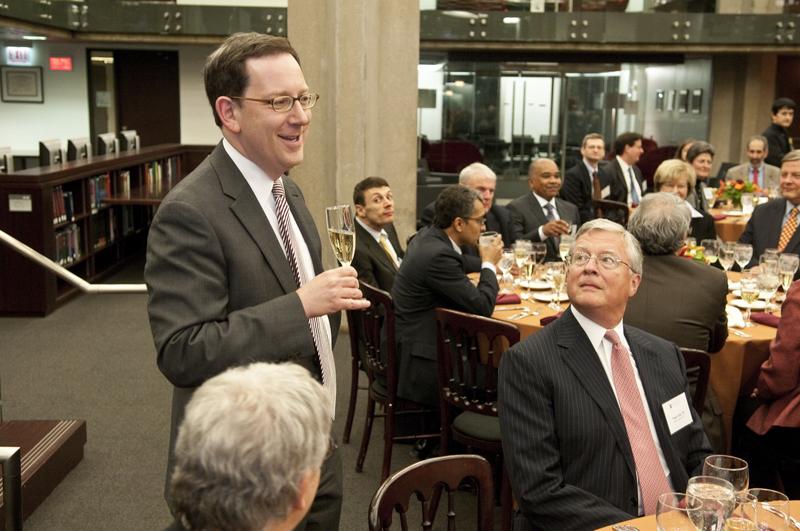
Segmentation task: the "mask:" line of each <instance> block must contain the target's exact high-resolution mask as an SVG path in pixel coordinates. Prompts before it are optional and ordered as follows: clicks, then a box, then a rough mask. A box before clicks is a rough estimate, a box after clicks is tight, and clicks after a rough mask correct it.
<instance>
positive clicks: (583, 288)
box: [497, 219, 710, 531]
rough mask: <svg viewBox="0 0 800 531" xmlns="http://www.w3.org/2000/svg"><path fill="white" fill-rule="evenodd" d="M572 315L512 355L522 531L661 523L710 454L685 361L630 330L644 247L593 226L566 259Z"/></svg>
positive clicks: (605, 224) (508, 416)
mask: <svg viewBox="0 0 800 531" xmlns="http://www.w3.org/2000/svg"><path fill="white" fill-rule="evenodd" d="M568 263H569V268H568V270H567V293H568V295H569V298H570V301H571V306H570V308H569V309H568V310H567V311H565V312H564V314H563V315H562V316H561V317H560V318H558V319H556V320H555V321H553V322H552V323H550V324H548V325H547V326H545V327H544V328H543V329H542V330H540V331H539V332H537V333H536V334H534V335H532V336H530V337H528V338H527V339H525V340H524V341H523V342H521V343H519V344H517V345H515V346H514V347H512V348H511V349H510V350H509V351H507V352H506V353H505V354H504V355H503V359H502V361H501V364H500V374H499V381H498V386H497V388H498V391H499V418H500V428H501V434H502V441H503V454H504V455H505V456H506V459H507V463H506V467H507V470H508V472H509V475H510V476H511V485H512V489H513V492H514V495H515V499H516V500H517V502H518V503H519V511H518V513H517V514H516V515H515V524H516V525H515V526H514V529H516V530H518V531H519V530H527V529H541V530H550V529H559V530H562V531H569V530H576V531H577V530H580V531H583V530H586V529H596V528H598V527H602V526H605V525H609V524H613V523H616V522H620V521H623V520H627V519H630V518H631V517H633V516H637V515H640V514H654V512H655V509H656V503H657V500H658V496H659V495H660V494H662V493H664V492H670V491H676V492H680V491H685V490H686V484H687V481H688V479H689V477H690V476H692V475H697V474H699V473H700V472H701V471H702V469H703V461H704V459H705V457H706V456H707V455H709V454H710V447H709V445H708V440H707V439H706V437H705V435H704V433H703V427H702V424H701V422H700V418H699V417H698V416H697V413H696V412H695V411H694V409H693V408H692V406H691V401H690V400H689V396H688V385H687V382H686V374H685V366H684V362H683V356H682V355H681V353H680V351H679V350H678V348H677V347H676V346H675V345H674V344H673V343H670V342H668V341H665V340H663V339H661V338H658V337H656V336H653V335H651V334H648V333H647V332H644V331H642V330H639V329H637V328H634V327H631V326H628V325H627V324H623V315H624V313H625V307H626V305H627V302H628V299H629V298H630V297H632V296H633V295H634V294H635V293H636V290H637V288H638V286H639V282H640V279H641V271H642V256H641V251H640V250H639V244H638V242H637V241H636V239H635V238H634V237H633V236H632V235H631V234H630V233H628V232H627V231H625V229H624V228H623V227H621V226H620V225H618V224H616V223H613V222H611V221H609V220H605V219H595V220H592V221H589V222H588V223H585V224H584V225H583V226H582V227H581V229H580V230H579V231H578V235H577V240H576V242H575V246H574V247H573V250H572V253H571V255H570V257H569V260H568Z"/></svg>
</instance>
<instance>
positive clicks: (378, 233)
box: [356, 217, 402, 268]
mask: <svg viewBox="0 0 800 531" xmlns="http://www.w3.org/2000/svg"><path fill="white" fill-rule="evenodd" d="M356 223H358V224H359V225H361V227H363V228H364V230H365V231H367V232H368V233H369V235H370V236H372V237H373V238H375V241H376V242H378V245H381V236H383V237H384V238H385V239H386V249H387V250H388V251H389V254H390V255H391V259H392V260H394V265H395V266H397V267H398V268H399V267H400V263H401V262H402V259H401V258H400V257H399V256H397V251H396V250H395V248H394V245H392V240H390V239H389V234H388V233H387V232H386V230H384V229H381V230H375V229H373V228H372V227H370V226H369V225H367V224H366V223H364V222H363V221H361V218H359V217H356ZM381 247H383V246H382V245H381Z"/></svg>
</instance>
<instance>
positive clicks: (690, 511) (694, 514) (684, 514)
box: [656, 492, 703, 531]
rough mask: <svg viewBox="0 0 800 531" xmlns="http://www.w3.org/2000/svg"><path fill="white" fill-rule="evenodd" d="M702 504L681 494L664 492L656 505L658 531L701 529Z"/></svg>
mask: <svg viewBox="0 0 800 531" xmlns="http://www.w3.org/2000/svg"><path fill="white" fill-rule="evenodd" d="M702 508H703V502H702V500H700V498H698V497H697V496H692V495H691V494H684V493H683V492H665V493H664V494H661V495H660V496H659V497H658V503H657V504H656V528H657V529H658V531H697V530H698V529H703V512H702Z"/></svg>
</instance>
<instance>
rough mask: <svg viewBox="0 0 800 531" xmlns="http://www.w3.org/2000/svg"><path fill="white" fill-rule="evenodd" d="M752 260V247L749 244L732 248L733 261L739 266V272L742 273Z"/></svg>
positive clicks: (739, 244)
mask: <svg viewBox="0 0 800 531" xmlns="http://www.w3.org/2000/svg"><path fill="white" fill-rule="evenodd" d="M752 258H753V246H752V245H750V244H749V243H738V244H736V247H734V251H733V259H734V260H736V263H737V264H739V270H740V271H744V268H745V267H747V264H749V263H750V260H751V259H752Z"/></svg>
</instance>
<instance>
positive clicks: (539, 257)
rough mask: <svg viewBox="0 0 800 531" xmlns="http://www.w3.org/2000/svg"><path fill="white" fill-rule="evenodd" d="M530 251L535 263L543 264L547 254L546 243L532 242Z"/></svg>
mask: <svg viewBox="0 0 800 531" xmlns="http://www.w3.org/2000/svg"><path fill="white" fill-rule="evenodd" d="M531 252H532V253H533V259H534V261H535V262H536V263H537V264H540V265H541V264H543V263H544V259H545V257H546V256H547V244H546V243H542V242H534V243H532V244H531Z"/></svg>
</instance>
